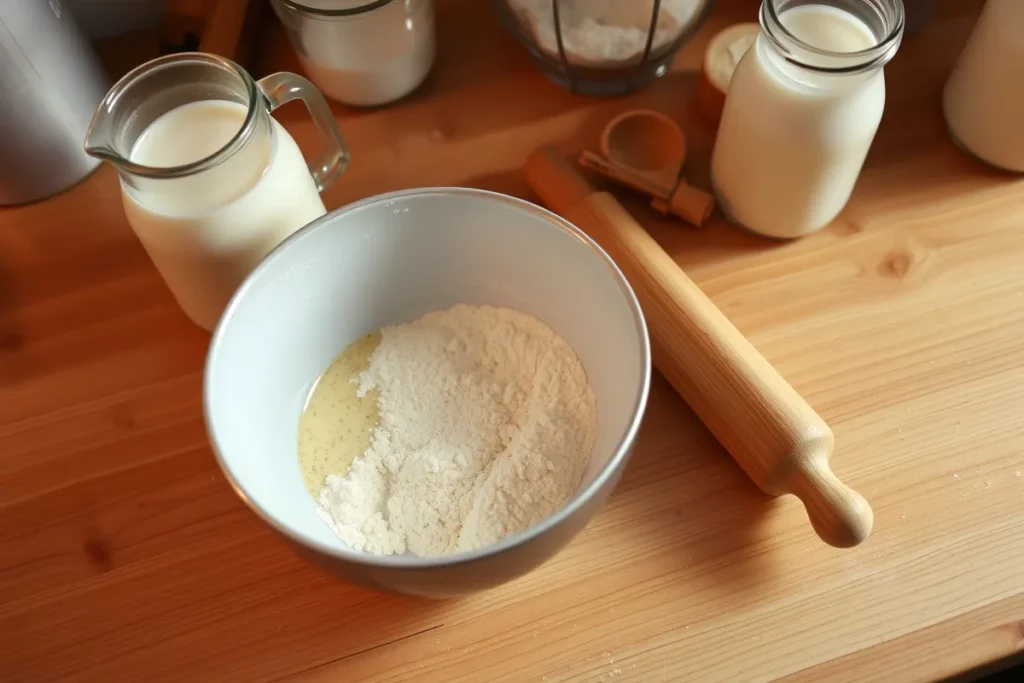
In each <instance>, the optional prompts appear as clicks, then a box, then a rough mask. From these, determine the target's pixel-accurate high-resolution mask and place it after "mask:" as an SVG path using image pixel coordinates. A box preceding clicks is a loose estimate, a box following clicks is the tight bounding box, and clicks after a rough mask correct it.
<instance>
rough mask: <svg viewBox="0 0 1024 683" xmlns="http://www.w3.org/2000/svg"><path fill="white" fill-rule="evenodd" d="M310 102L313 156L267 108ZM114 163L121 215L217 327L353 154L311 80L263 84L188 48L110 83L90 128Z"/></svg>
mask: <svg viewBox="0 0 1024 683" xmlns="http://www.w3.org/2000/svg"><path fill="white" fill-rule="evenodd" d="M293 100H302V101H303V102H304V103H305V104H306V107H307V109H308V110H309V112H310V114H311V115H312V117H313V121H314V123H315V124H316V127H317V129H318V130H319V132H320V134H321V137H322V138H323V143H324V149H323V151H322V152H321V155H320V156H319V157H318V158H316V159H314V160H313V161H312V162H310V163H309V164H308V165H307V163H306V161H305V159H304V158H303V156H302V152H301V151H300V150H299V147H298V145H297V144H296V143H295V140H293V139H292V136H291V135H289V134H288V131H286V130H285V129H284V127H283V126H282V125H281V124H280V123H278V122H277V121H276V120H275V119H274V118H273V117H272V116H271V115H270V112H271V111H273V110H274V109H276V108H277V107H279V106H280V105H282V104H286V103H288V102H291V101H293ZM85 145H86V152H88V153H89V154H91V155H92V156H94V157H97V158H100V159H103V160H104V161H109V162H110V163H111V164H113V165H114V167H115V168H116V169H117V172H118V176H119V177H120V181H121V199H122V203H123V205H124V211H125V215H126V216H127V217H128V222H129V224H130V225H131V226H132V229H133V230H134V232H135V235H136V236H137V237H138V238H139V241H140V242H142V246H143V247H145V249H146V252H147V253H148V254H149V257H150V259H151V260H152V261H153V265H155V266H156V268H157V270H158V271H160V275H161V276H162V277H163V279H164V281H165V282H166V283H167V286H168V288H169V289H170V290H171V293H172V294H173V295H174V298H175V299H176V300H177V302H178V304H179V305H180V306H181V308H182V310H183V311H184V312H185V314H186V315H187V316H188V317H189V318H190V319H191V320H192V321H193V322H195V323H196V324H197V325H199V326H200V327H203V328H204V329H207V330H212V329H213V327H214V326H215V325H216V324H217V321H218V319H219V318H220V314H221V313H222V312H223V310H224V307H225V306H226V305H227V303H228V301H229V300H230V299H231V296H232V295H233V294H234V292H235V290H236V289H237V288H238V286H239V285H240V284H241V283H242V281H243V280H244V279H245V277H246V276H247V275H248V274H249V272H250V271H251V270H252V269H253V268H254V267H255V266H256V265H257V264H258V263H259V262H260V261H261V260H262V259H263V257H264V256H266V255H267V254H268V253H269V252H270V251H271V250H272V249H273V248H274V247H276V246H277V245H278V244H279V243H280V242H281V241H282V240H284V239H285V238H286V237H288V236H289V235H291V234H292V233H293V232H295V231H296V230H298V229H299V228H301V227H302V226H304V225H306V224H307V223H309V222H310V221H312V220H314V219H315V218H318V217H320V216H322V215H323V214H324V213H325V209H324V204H323V201H322V200H321V199H320V191H322V190H323V189H325V188H326V187H328V186H329V185H330V184H331V183H333V182H334V181H335V180H336V179H337V178H338V176H339V175H341V173H342V172H343V171H344V170H345V166H346V164H347V163H348V152H347V150H346V147H345V143H344V141H343V140H342V139H341V134H340V133H339V132H338V127H337V124H336V123H335V122H334V118H333V116H332V115H331V110H330V107H328V106H327V102H326V100H324V98H323V96H322V95H321V94H320V93H319V92H317V90H316V88H314V87H313V86H312V85H311V84H310V83H309V81H307V80H306V79H305V78H302V77H301V76H297V75H295V74H289V73H276V74H272V75H270V76H267V77H266V78H263V79H261V80H259V81H255V80H253V78H252V77H251V76H250V75H249V74H248V73H247V72H246V71H245V70H244V69H242V68H241V67H240V66H238V65H237V64H235V63H234V62H232V61H230V60H227V59H224V58H223V57H218V56H216V55H210V54H203V53H199V52H196V53H181V54H174V55H168V56H166V57H160V58H158V59H155V60H152V61H150V62H147V63H145V64H143V65H142V66H139V67H137V68H136V69H134V70H133V71H131V72H129V73H128V74H127V75H126V76H125V77H124V78H122V79H121V80H120V81H118V82H117V83H116V84H114V87H113V88H111V90H110V92H108V93H107V95H106V97H104V98H103V101H102V102H101V103H100V106H99V108H98V109H97V111H96V114H95V116H94V117H93V120H92V123H91V124H90V126H89V131H88V133H87V135H86V141H85Z"/></svg>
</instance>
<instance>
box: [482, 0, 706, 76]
mask: <svg viewBox="0 0 1024 683" xmlns="http://www.w3.org/2000/svg"><path fill="white" fill-rule="evenodd" d="M492 1H493V4H494V8H495V11H496V12H497V13H498V18H499V19H501V21H502V23H503V24H504V25H505V28H506V29H507V30H508V31H509V32H510V33H511V34H512V35H513V36H514V37H515V38H516V39H517V40H518V41H519V42H520V43H521V44H522V45H523V46H524V47H525V48H526V49H527V51H528V52H529V53H530V57H531V58H532V59H533V61H534V63H535V64H536V65H537V66H538V68H539V69H540V70H541V72H542V73H543V74H544V75H545V76H547V77H548V78H549V79H550V80H551V81H553V82H555V83H557V84H558V85H560V86H562V87H564V88H567V89H569V90H572V91H574V92H578V93H581V94H584V95H597V96H620V95H625V94H627V93H630V92H633V91H635V90H639V89H641V88H646V87H647V86H649V85H650V84H651V83H652V82H654V80H655V79H656V78H661V77H662V76H664V75H665V74H667V73H668V71H669V68H670V66H671V64H672V60H673V59H674V58H675V56H676V53H678V52H679V50H680V49H681V48H682V47H683V46H684V45H686V44H687V43H688V42H689V41H690V39H691V38H693V36H694V34H695V33H697V30H698V29H699V28H700V27H701V25H702V24H703V23H704V21H705V19H707V17H708V15H709V14H710V13H711V9H712V6H713V5H714V2H713V1H712V0H492Z"/></svg>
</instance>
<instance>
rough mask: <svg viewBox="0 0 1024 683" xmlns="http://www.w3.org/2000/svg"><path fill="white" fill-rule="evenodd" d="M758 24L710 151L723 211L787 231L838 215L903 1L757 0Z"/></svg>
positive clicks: (871, 125)
mask: <svg viewBox="0 0 1024 683" xmlns="http://www.w3.org/2000/svg"><path fill="white" fill-rule="evenodd" d="M760 21H761V33H760V34H759V35H758V37H757V39H756V40H755V41H754V44H753V45H752V46H751V48H750V49H749V50H747V52H746V54H745V55H744V56H743V58H742V59H741V60H740V63H739V64H738V65H737V67H736V71H735V73H734V74H733V77H732V81H731V82H730V85H729V92H728V95H727V97H726V101H725V108H724V110H723V112H722V121H721V125H720V127H719V130H718V139H717V140H716V142H715V148H714V152H713V154H712V160H711V182H712V185H713V187H714V190H715V194H716V195H717V197H718V202H719V205H720V206H721V208H722V210H723V212H725V214H726V216H727V217H728V218H729V219H730V220H731V221H732V222H734V223H737V224H739V225H741V226H743V227H745V228H747V229H749V230H752V231H754V232H757V233H760V234H762V235H766V236H770V237H777V238H793V237H799V236H801V235H806V234H808V233H811V232H814V231H815V230H819V229H820V228H823V227H824V226H825V225H827V224H828V223H829V222H830V221H831V220H832V219H833V218H835V217H836V216H837V215H838V214H839V212H840V211H841V210H842V208H843V207H844V206H845V205H846V202H847V200H848V199H849V198H850V194H851V192H852V191H853V187H854V184H855V183H856V181H857V176H858V175H859V174H860V170H861V167H862V166H863V164H864V158H865V157H866V156H867V152H868V148H869V147H870V146H871V142H872V140H873V139H874V137H875V131H876V130H877V129H878V123H879V121H880V120H881V117H882V110H883V109H884V107H885V79H884V76H883V74H882V69H883V67H884V66H885V64H886V63H888V61H889V60H890V59H892V56H893V55H894V54H896V50H897V48H898V47H899V44H900V40H901V39H902V35H903V5H902V3H901V2H900V0H814V2H813V3H808V2H807V1H806V0H763V2H762V3H761V13H760Z"/></svg>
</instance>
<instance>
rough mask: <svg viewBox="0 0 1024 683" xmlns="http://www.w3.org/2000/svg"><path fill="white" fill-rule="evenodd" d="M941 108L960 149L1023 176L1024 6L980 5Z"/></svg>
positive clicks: (998, 1) (999, 1)
mask: <svg viewBox="0 0 1024 683" xmlns="http://www.w3.org/2000/svg"><path fill="white" fill-rule="evenodd" d="M942 105H943V113H944V114H945V116H946V125H947V126H949V132H950V135H952V137H953V140H954V141H956V142H957V143H958V144H959V145H960V146H961V147H963V148H964V149H966V150H967V151H968V152H970V153H971V154H973V155H974V156H976V157H978V158H979V159H981V160H982V161H985V162H987V163H988V164H991V165H992V166H996V167H998V168H1002V169H1005V170H1009V171H1016V172H1018V173H1024V1H1022V0H988V2H986V3H985V6H984V8H983V9H982V10H981V15H980V16H979V17H978V23H977V24H975V25H974V30H973V31H972V32H971V37H970V38H969V39H968V40H967V45H966V46H965V47H964V51H963V52H962V53H961V54H960V58H959V59H958V60H957V63H956V66H955V67H954V68H953V72H952V73H951V74H950V76H949V80H948V81H947V82H946V87H945V90H944V91H943V97H942Z"/></svg>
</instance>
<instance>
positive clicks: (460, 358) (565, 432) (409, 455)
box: [320, 305, 597, 556]
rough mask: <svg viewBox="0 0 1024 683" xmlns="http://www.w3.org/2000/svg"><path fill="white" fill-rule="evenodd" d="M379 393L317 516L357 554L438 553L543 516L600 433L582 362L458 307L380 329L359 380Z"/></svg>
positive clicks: (537, 336)
mask: <svg viewBox="0 0 1024 683" xmlns="http://www.w3.org/2000/svg"><path fill="white" fill-rule="evenodd" d="M372 389H376V390H377V391H379V392H380V399H379V409H380V423H379V425H378V426H377V427H376V428H375V429H374V431H373V432H372V434H371V437H370V447H369V448H368V449H367V450H366V452H365V453H364V454H363V455H362V456H360V457H357V458H356V459H355V461H354V462H353V463H352V468H351V469H350V470H349V472H348V473H347V474H345V475H344V476H337V475H330V476H328V477H327V483H326V486H325V487H324V489H323V491H322V492H321V494H320V515H321V517H322V518H323V519H324V521H326V522H327V523H328V524H329V525H330V526H331V528H332V529H333V530H334V532H335V533H336V534H337V535H338V536H339V537H340V538H341V539H342V540H343V541H345V542H346V543H347V544H349V545H350V546H352V547H353V548H356V549H357V550H365V551H368V552H371V553H378V554H392V553H403V552H411V553H415V554H416V555H421V556H431V555H444V554H448V553H453V552H457V551H461V550H471V549H473V548H479V547H481V546H484V545H487V544H489V543H493V542H495V541H497V540H499V539H501V538H503V537H504V536H507V535H508V534H512V533H515V532H517V531H522V530H524V529H526V528H528V527H530V526H532V525H534V524H537V523H538V522H540V521H541V520H543V519H545V518H546V517H548V516H550V515H551V514H552V513H554V512H555V511H557V510H558V509H559V508H561V507H562V506H563V505H564V504H565V503H566V502H567V501H568V500H569V498H571V497H572V495H573V494H574V493H575V492H576V489H577V487H578V486H579V484H580V480H581V479H582V476H583V473H584V471H585V470H586V467H587V464H588V462H589V460H590V452H591V449H592V448H593V445H594V438H595V433H596V429H597V425H596V414H597V408H596V402H595V399H594V393H593V391H592V390H591V388H590V385H589V384H588V383H587V379H586V375H585V374H584V371H583V366H582V364H581V363H580V361H579V359H578V358H577V357H576V354H575V352H573V350H572V348H571V347H570V346H569V344H568V343H566V342H565V341H564V340H563V339H561V338H560V337H558V336H557V335H556V334H555V333H554V332H553V331H552V330H551V329H550V328H549V327H548V326H547V325H545V324H544V323H542V322H540V321H539V320H537V319H535V318H533V317H531V316H528V315H525V314H523V313H519V312H516V311H513V310H510V309H505V308H492V307H488V306H484V307H476V306H467V305H459V306H455V307H453V308H450V309H448V310H444V311H435V312H432V313H428V314H427V315H425V316H423V317H422V318H420V319H419V320H417V321H415V322H412V323H407V324H404V325H395V326H392V327H386V328H384V329H383V330H382V331H381V342H380V345H379V346H378V347H377V349H376V350H375V351H374V353H373V355H372V356H371V358H370V364H369V367H368V368H367V370H366V371H365V372H363V373H362V374H361V375H360V378H359V393H360V394H361V395H365V394H366V392H368V391H370V390H372Z"/></svg>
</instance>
